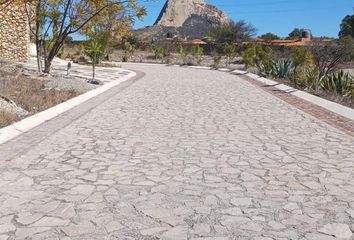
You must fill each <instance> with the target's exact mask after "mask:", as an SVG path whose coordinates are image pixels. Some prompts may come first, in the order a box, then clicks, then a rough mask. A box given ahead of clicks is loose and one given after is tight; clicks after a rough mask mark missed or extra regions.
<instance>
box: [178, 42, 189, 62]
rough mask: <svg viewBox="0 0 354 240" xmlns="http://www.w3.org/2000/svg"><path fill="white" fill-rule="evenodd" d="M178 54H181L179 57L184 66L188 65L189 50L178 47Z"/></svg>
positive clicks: (181, 46)
mask: <svg viewBox="0 0 354 240" xmlns="http://www.w3.org/2000/svg"><path fill="white" fill-rule="evenodd" d="M178 54H179V57H180V59H181V61H182V64H183V65H187V64H188V63H189V61H188V48H187V47H185V46H183V45H180V46H178Z"/></svg>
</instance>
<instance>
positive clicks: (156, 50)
mask: <svg viewBox="0 0 354 240" xmlns="http://www.w3.org/2000/svg"><path fill="white" fill-rule="evenodd" d="M151 50H152V52H153V54H154V56H155V58H156V59H162V58H163V56H164V54H165V48H164V46H163V45H161V44H159V43H154V44H152V46H151Z"/></svg>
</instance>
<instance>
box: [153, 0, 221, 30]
mask: <svg viewBox="0 0 354 240" xmlns="http://www.w3.org/2000/svg"><path fill="white" fill-rule="evenodd" d="M193 16H194V17H199V18H204V19H205V20H207V22H209V23H210V24H221V23H226V22H227V21H228V18H227V16H226V14H225V13H224V12H223V11H221V10H219V9H218V8H216V7H215V6H213V5H209V4H206V3H205V1H204V0H167V1H166V3H165V6H164V7H163V9H162V10H161V13H160V15H159V17H158V18H157V20H156V22H155V25H159V26H164V27H176V28H178V27H182V26H183V24H184V23H185V22H186V21H188V19H189V18H191V17H193Z"/></svg>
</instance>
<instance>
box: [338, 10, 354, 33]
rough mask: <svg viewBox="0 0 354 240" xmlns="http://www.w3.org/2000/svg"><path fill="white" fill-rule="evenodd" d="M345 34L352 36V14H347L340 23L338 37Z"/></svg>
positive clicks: (353, 30)
mask: <svg viewBox="0 0 354 240" xmlns="http://www.w3.org/2000/svg"><path fill="white" fill-rule="evenodd" d="M347 36H349V37H352V38H354V15H351V16H350V15H347V16H346V17H345V18H344V19H343V20H342V23H341V25H340V32H339V37H340V38H342V37H347Z"/></svg>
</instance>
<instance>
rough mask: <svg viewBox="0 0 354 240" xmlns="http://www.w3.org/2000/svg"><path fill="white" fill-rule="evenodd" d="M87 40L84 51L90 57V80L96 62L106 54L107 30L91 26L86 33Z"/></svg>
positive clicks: (93, 73) (93, 78) (93, 75)
mask: <svg viewBox="0 0 354 240" xmlns="http://www.w3.org/2000/svg"><path fill="white" fill-rule="evenodd" d="M87 34H88V36H89V38H90V39H89V41H88V42H87V43H86V44H85V46H84V53H85V54H86V55H87V56H88V57H89V58H90V59H91V64H92V81H94V80H95V73H96V64H98V63H100V62H101V61H102V59H103V58H104V57H105V56H107V51H108V50H107V46H108V41H107V39H108V38H107V35H108V34H107V32H105V31H103V32H99V31H96V30H95V29H94V28H92V29H91V30H90V31H89V32H88V33H87Z"/></svg>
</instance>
